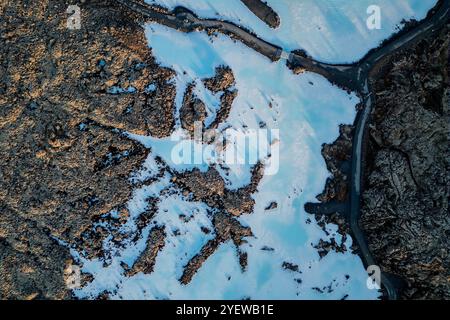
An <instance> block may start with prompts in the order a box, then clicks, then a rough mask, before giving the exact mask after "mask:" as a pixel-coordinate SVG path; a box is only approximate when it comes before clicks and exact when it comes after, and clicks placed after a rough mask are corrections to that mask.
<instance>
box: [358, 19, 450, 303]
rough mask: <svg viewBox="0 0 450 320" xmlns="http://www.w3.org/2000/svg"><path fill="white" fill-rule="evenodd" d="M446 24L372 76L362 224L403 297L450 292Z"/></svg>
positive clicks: (436, 296) (430, 296) (434, 296)
mask: <svg viewBox="0 0 450 320" xmlns="http://www.w3.org/2000/svg"><path fill="white" fill-rule="evenodd" d="M448 48H449V32H448V28H446V29H445V30H444V31H442V32H441V34H440V35H439V36H438V37H437V38H434V39H427V40H423V41H421V42H420V43H418V44H417V45H416V46H415V47H413V48H412V49H410V50H407V51H406V52H403V53H400V54H397V55H396V56H395V57H393V58H392V60H391V61H390V62H389V63H388V64H387V65H386V67H385V68H384V72H382V74H381V76H380V77H378V78H377V79H376V81H374V83H373V87H374V89H375V108H374V110H373V113H372V119H371V122H370V129H369V141H368V146H367V151H366V157H365V186H364V190H365V191H364V194H363V199H362V218H361V222H360V223H361V226H362V228H363V230H364V231H365V233H366V235H367V239H368V244H369V247H370V250H371V251H372V253H373V255H374V257H375V260H376V261H377V262H378V263H379V265H380V266H381V268H382V270H383V271H385V272H389V273H392V274H395V275H398V276H400V277H401V278H403V279H404V280H406V282H407V286H406V288H405V290H404V291H403V292H402V294H401V298H403V299H449V298H450V281H449V279H450V255H449V248H450V240H449V239H450V237H449V236H450V215H449V207H448V201H449V195H450V193H449V185H450V184H449V181H450V177H449V175H450V171H449V168H450V152H449V140H448V139H449V136H450V130H449V115H450V114H449V93H450V92H449V91H450V89H449V77H448Z"/></svg>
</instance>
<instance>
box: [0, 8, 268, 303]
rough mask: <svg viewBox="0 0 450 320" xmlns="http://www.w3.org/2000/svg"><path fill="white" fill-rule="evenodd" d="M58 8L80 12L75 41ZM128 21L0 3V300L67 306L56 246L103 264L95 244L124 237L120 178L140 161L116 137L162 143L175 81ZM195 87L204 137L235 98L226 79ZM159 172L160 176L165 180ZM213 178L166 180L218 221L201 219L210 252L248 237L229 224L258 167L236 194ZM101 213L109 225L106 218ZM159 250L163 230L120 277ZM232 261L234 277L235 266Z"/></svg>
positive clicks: (192, 266) (114, 11)
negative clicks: (207, 105) (204, 94)
mask: <svg viewBox="0 0 450 320" xmlns="http://www.w3.org/2000/svg"><path fill="white" fill-rule="evenodd" d="M70 4H77V5H79V6H80V8H81V29H79V30H70V29H68V28H67V25H66V23H67V18H68V17H69V14H67V13H66V10H67V8H68V6H69V5H70ZM136 21H139V19H138V17H134V16H133V15H130V14H129V13H127V12H126V11H124V10H123V8H118V7H117V6H112V5H111V3H110V2H109V1H101V0H98V1H62V0H44V1H40V2H39V3H36V2H35V1H27V0H23V1H6V0H3V1H0V30H1V33H0V159H1V162H0V278H2V281H1V283H0V299H66V298H71V293H70V291H69V290H68V289H67V286H66V284H65V270H66V269H67V267H68V266H70V265H71V264H72V263H73V261H72V258H71V255H70V254H69V251H68V248H67V246H70V247H72V248H74V249H76V250H78V251H80V250H81V251H83V252H84V253H85V255H86V256H87V257H89V258H94V257H99V258H102V259H107V256H106V255H107V253H106V252H104V249H103V245H102V243H103V241H104V240H105V239H106V238H107V237H109V236H112V239H113V241H114V242H115V243H116V244H117V245H120V243H121V241H122V240H123V238H124V237H127V236H130V235H123V234H121V233H120V232H117V230H118V227H119V226H120V225H121V224H123V223H125V222H126V221H127V219H128V217H129V214H128V212H127V209H126V207H125V204H126V202H127V201H128V199H129V198H130V196H131V192H132V189H133V188H134V187H136V185H133V183H132V182H131V181H130V176H131V175H132V173H134V172H135V171H136V170H138V169H139V168H140V167H141V166H142V164H143V161H144V160H145V159H146V157H147V155H148V152H149V150H147V149H145V148H144V147H143V146H141V145H140V144H137V143H136V142H134V141H133V140H130V139H128V138H127V136H126V135H124V134H123V133H124V132H130V133H134V134H141V135H151V136H153V137H165V136H168V135H170V134H171V132H172V130H173V128H174V123H175V120H174V114H175V107H174V99H175V93H176V92H175V87H174V85H173V84H172V82H171V81H170V80H171V79H172V77H173V76H174V74H175V73H174V72H173V71H172V70H169V69H166V68H161V67H160V66H158V65H157V64H156V63H155V60H154V58H153V57H152V55H151V49H150V48H149V47H148V45H147V40H146V39H145V35H144V32H143V28H142V27H141V26H140V25H138V24H137V22H136ZM204 83H205V86H206V87H207V88H208V89H209V90H211V91H212V92H216V93H217V92H222V96H221V101H222V106H221V108H220V110H219V111H218V114H217V116H216V118H215V119H214V121H213V124H212V125H211V126H210V128H215V127H217V125H218V124H220V123H221V122H223V121H224V120H225V119H226V118H227V117H228V113H229V111H230V108H231V104H232V102H233V100H234V98H235V97H236V94H237V93H236V91H235V90H234V89H232V88H231V87H232V85H233V84H234V76H233V74H232V72H231V70H230V69H229V68H227V67H220V68H218V69H217V70H216V76H214V77H213V78H210V79H204ZM188 93H189V92H188ZM192 98H194V99H195V97H192V95H191V96H189V94H188V95H186V96H185V101H186V102H187V103H186V104H187V105H188V108H187V110H186V112H185V113H186V114H183V110H181V112H180V113H181V120H182V123H184V124H185V126H186V124H189V123H190V121H191V120H192V119H191V118H190V111H192V108H190V107H191V106H192V104H190V103H189V99H192ZM200 102H201V101H200ZM200 102H197V103H200ZM195 110H196V109H195V108H194V111H195ZM186 127H187V126H186ZM164 166H165V165H164V164H163V163H162V169H161V172H160V175H161V174H164V172H167V168H164ZM214 172H216V173H217V171H215V170H213V169H211V170H210V171H208V172H207V173H206V175H205V176H204V177H203V174H200V173H198V172H195V171H193V172H187V173H184V174H177V173H174V172H170V174H171V175H174V180H173V182H174V183H175V186H177V187H178V188H180V189H181V190H184V192H188V193H192V194H193V198H192V199H193V200H195V199H201V200H204V201H207V202H208V203H210V204H211V205H213V207H214V208H216V209H217V210H218V213H217V214H216V215H215V216H214V217H213V225H214V228H215V233H216V238H215V241H216V242H217V245H216V247H217V246H218V245H219V244H220V243H222V242H224V241H227V240H232V241H233V242H234V243H235V244H236V246H237V247H238V246H239V245H240V244H241V243H242V242H243V241H244V240H243V238H244V237H246V236H250V235H251V231H250V229H248V228H245V227H242V226H240V224H239V222H237V220H235V219H233V217H232V215H240V214H243V213H250V212H251V211H252V207H253V202H254V201H253V199H252V198H251V197H250V195H251V193H253V192H255V191H256V186H257V184H258V182H259V179H260V178H261V175H262V171H261V167H260V166H256V167H255V170H254V175H253V179H252V183H251V184H250V185H249V186H247V187H244V188H241V189H239V190H236V191H229V190H227V189H226V188H225V186H224V183H223V180H222V178H221V177H220V176H218V175H217V174H216V175H214ZM209 174H212V175H214V177H215V178H214V177H209V176H208V175H209ZM202 178H203V179H202ZM209 178H211V179H209ZM205 179H206V180H205ZM199 182H202V183H200V184H199ZM148 183H151V181H144V182H140V184H148ZM216 184H217V188H216V187H215V186H216ZM205 188H206V189H205ZM202 190H205V192H203V191H202ZM148 203H149V204H148V209H147V210H146V211H145V212H144V213H142V214H141V215H140V216H139V217H138V219H137V221H136V223H137V227H138V232H137V234H135V235H131V236H133V237H134V240H137V238H139V237H141V236H142V234H141V230H142V229H143V228H144V227H145V226H147V225H148V224H149V222H150V221H151V220H152V217H153V215H154V213H155V212H156V209H157V203H158V199H148ZM111 210H116V211H117V212H119V213H120V218H118V219H116V218H115V219H112V218H110V217H109V215H108V213H109V212H110V211H111ZM100 222H101V223H105V222H107V224H108V225H109V226H110V227H109V228H105V227H104V226H101V225H98V224H97V223H100ZM205 232H211V230H205ZM164 239H165V230H164V227H156V228H154V229H152V230H151V232H150V235H149V237H148V239H147V247H146V249H145V250H144V251H143V252H142V254H141V256H140V257H139V258H138V260H137V261H136V262H135V263H134V264H133V265H132V266H124V269H125V271H126V274H128V275H129V276H132V275H133V274H135V273H137V272H144V273H150V272H152V270H153V267H154V263H155V259H156V256H157V254H158V252H159V251H160V250H161V249H162V248H163V247H164V243H165V240H164ZM63 244H65V245H63ZM208 250H212V252H213V251H214V250H215V249H214V246H211V247H210V248H209V249H208V248H204V249H203V250H202V251H201V252H200V253H199V254H198V256H199V257H201V258H194V259H193V260H192V261H191V262H190V263H189V264H188V266H187V267H186V271H185V275H184V276H183V279H184V280H182V281H183V282H188V281H189V279H191V278H192V276H193V275H194V274H195V272H196V270H197V269H198V268H199V267H200V266H201V264H202V260H203V261H204V260H205V259H206V258H207V256H205V254H204V251H208ZM238 253H239V259H240V262H241V265H242V266H243V268H245V265H246V255H245V253H242V252H240V251H239V252H238ZM83 278H84V279H83V281H85V280H86V281H89V278H90V277H89V275H83ZM180 281H181V280H180ZM107 296H108V293H105V294H104V297H107ZM99 298H101V297H99Z"/></svg>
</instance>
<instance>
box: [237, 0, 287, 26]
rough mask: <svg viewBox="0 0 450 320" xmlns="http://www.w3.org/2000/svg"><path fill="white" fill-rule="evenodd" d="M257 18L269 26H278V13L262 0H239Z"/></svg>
mask: <svg viewBox="0 0 450 320" xmlns="http://www.w3.org/2000/svg"><path fill="white" fill-rule="evenodd" d="M241 1H242V2H243V3H244V4H245V5H246V6H247V7H248V8H249V9H250V10H251V11H252V12H253V13H254V14H255V15H256V16H257V17H258V18H260V19H261V20H262V21H264V22H265V23H266V24H267V25H269V26H270V27H271V28H278V27H279V26H280V23H281V21H280V17H279V16H278V14H277V13H276V12H275V11H274V10H273V9H272V8H271V7H270V6H269V5H268V4H267V3H266V2H265V1H262V0H241Z"/></svg>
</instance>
